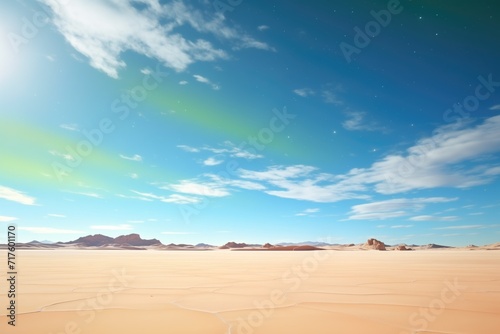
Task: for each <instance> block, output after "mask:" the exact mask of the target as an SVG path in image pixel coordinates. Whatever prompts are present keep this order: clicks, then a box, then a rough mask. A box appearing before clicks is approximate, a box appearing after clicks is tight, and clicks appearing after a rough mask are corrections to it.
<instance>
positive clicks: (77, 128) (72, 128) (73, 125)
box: [59, 123, 80, 131]
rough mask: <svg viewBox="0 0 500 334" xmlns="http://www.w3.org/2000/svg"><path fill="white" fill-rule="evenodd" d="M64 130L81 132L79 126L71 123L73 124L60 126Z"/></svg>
mask: <svg viewBox="0 0 500 334" xmlns="http://www.w3.org/2000/svg"><path fill="white" fill-rule="evenodd" d="M59 127H61V128H62V129H65V130H69V131H80V128H79V127H78V125H77V124H74V123H71V124H61V125H59Z"/></svg>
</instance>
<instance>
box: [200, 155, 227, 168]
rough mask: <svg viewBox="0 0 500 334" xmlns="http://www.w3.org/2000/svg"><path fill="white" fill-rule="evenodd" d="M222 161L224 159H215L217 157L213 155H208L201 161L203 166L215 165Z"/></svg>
mask: <svg viewBox="0 0 500 334" xmlns="http://www.w3.org/2000/svg"><path fill="white" fill-rule="evenodd" d="M223 162H224V160H220V159H217V158H214V157H210V158H208V159H205V160H204V161H203V164H204V165H205V166H217V165H220V164H221V163H223Z"/></svg>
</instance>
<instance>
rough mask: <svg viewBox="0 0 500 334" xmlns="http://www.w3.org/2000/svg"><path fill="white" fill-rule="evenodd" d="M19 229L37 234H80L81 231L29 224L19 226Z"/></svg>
mask: <svg viewBox="0 0 500 334" xmlns="http://www.w3.org/2000/svg"><path fill="white" fill-rule="evenodd" d="M19 229H20V230H21V231H28V232H32V233H37V234H82V233H84V232H83V231H78V230H65V229H59V228H53V227H30V226H20V227H19Z"/></svg>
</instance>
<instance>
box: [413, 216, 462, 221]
mask: <svg viewBox="0 0 500 334" xmlns="http://www.w3.org/2000/svg"><path fill="white" fill-rule="evenodd" d="M458 219H459V217H457V216H444V217H440V216H429V215H423V216H415V217H411V218H410V220H413V221H435V222H437V221H440V222H450V221H454V220H458Z"/></svg>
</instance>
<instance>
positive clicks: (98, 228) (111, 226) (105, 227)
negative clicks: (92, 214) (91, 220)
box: [90, 224, 134, 231]
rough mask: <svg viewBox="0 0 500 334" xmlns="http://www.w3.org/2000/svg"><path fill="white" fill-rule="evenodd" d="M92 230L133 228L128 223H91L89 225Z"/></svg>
mask: <svg viewBox="0 0 500 334" xmlns="http://www.w3.org/2000/svg"><path fill="white" fill-rule="evenodd" d="M90 228H91V229H93V230H107V231H129V230H133V229H134V228H133V227H132V226H131V225H129V224H120V225H92V226H90Z"/></svg>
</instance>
